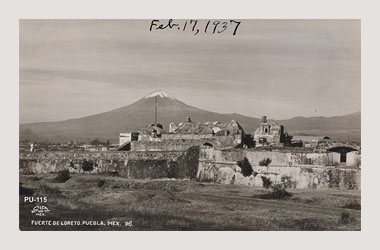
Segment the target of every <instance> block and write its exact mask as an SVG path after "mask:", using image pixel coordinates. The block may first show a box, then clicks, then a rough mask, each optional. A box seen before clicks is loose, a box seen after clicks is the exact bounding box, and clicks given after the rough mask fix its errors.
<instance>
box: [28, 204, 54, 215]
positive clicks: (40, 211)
mask: <svg viewBox="0 0 380 250" xmlns="http://www.w3.org/2000/svg"><path fill="white" fill-rule="evenodd" d="M31 212H32V214H35V215H37V216H46V214H47V213H48V212H50V210H49V209H48V208H47V207H46V206H35V207H34V208H33V209H32V210H31Z"/></svg>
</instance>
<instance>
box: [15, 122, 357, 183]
mask: <svg viewBox="0 0 380 250" xmlns="http://www.w3.org/2000/svg"><path fill="white" fill-rule="evenodd" d="M305 145H311V144H307V142H303V141H295V140H293V139H292V136H290V135H289V134H288V133H286V132H285V128H284V126H282V125H280V124H277V123H276V122H274V121H271V120H267V117H266V116H263V117H262V120H261V123H260V125H259V127H258V128H257V129H256V131H255V132H254V134H253V135H251V134H247V133H246V132H245V131H244V129H243V128H242V126H240V124H239V123H238V122H237V121H235V120H232V121H230V122H228V123H221V122H218V121H208V122H199V121H192V119H191V118H190V117H188V118H187V119H186V120H185V121H183V122H181V123H179V124H175V123H170V124H169V128H168V131H167V132H166V131H165V130H164V128H163V126H162V125H161V124H159V123H157V117H156V116H155V122H154V123H153V124H152V125H150V126H145V127H143V128H142V129H140V131H134V132H129V133H121V134H120V137H119V148H118V150H117V151H109V152H101V153H99V152H48V153H46V152H39V153H35V152H34V153H25V154H20V173H49V172H57V171H60V170H62V169H69V171H70V172H73V173H81V172H83V171H82V170H81V167H80V166H81V164H82V163H83V161H86V162H92V163H93V166H94V170H93V171H92V173H117V175H119V176H122V177H125V178H144V179H145V178H182V179H183V178H190V179H193V180H196V181H206V182H215V183H223V184H235V185H249V186H262V185H263V178H267V179H270V180H271V181H272V182H273V183H283V184H284V183H285V184H286V185H287V187H294V188H337V189H360V172H361V170H360V169H361V156H360V151H361V149H360V147H358V146H356V145H351V144H347V143H345V144H343V143H339V142H335V141H332V140H330V139H329V138H327V137H325V138H322V139H320V140H318V141H317V142H314V143H313V144H312V146H305ZM265 161H267V164H263V162H265ZM268 162H269V163H268ZM242 164H245V166H247V165H248V166H249V167H250V168H252V174H251V175H249V176H244V175H243V173H242V167H243V165H242Z"/></svg>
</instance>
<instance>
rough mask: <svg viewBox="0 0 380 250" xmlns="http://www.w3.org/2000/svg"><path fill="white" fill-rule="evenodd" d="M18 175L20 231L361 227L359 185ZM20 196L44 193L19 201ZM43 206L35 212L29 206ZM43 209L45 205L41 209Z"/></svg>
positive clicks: (80, 175)
mask: <svg viewBox="0 0 380 250" xmlns="http://www.w3.org/2000/svg"><path fill="white" fill-rule="evenodd" d="M55 177H56V174H38V175H37V174H34V175H20V183H21V184H20V230H292V231H293V230H360V228H361V210H360V209H361V207H360V191H357V190H356V191H343V190H306V189H287V190H286V191H287V192H288V193H290V195H291V196H279V197H278V196H276V195H273V191H272V190H271V189H264V188H257V187H247V186H236V185H221V184H213V183H199V182H194V181H190V180H174V179H164V180H132V179H124V178H121V177H112V176H105V175H95V174H72V175H71V178H70V179H68V180H67V181H65V182H63V183H60V182H58V181H57V180H55ZM25 197H35V198H36V197H47V202H44V201H43V199H42V198H41V199H40V200H38V201H35V202H29V201H27V202H24V200H25ZM36 206H39V207H37V210H38V208H41V206H44V208H41V209H42V211H39V212H41V214H40V216H39V215H36V214H37V213H38V211H37V212H34V213H32V212H31V211H32V210H33V209H34V210H36ZM46 209H48V210H49V211H46Z"/></svg>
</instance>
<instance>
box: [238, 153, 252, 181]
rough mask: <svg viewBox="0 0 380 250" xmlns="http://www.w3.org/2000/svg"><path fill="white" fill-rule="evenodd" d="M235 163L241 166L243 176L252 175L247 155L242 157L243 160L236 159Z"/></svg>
mask: <svg viewBox="0 0 380 250" xmlns="http://www.w3.org/2000/svg"><path fill="white" fill-rule="evenodd" d="M237 165H238V166H239V167H240V168H241V173H242V174H243V176H245V177H247V176H251V175H252V173H253V169H252V166H251V164H250V163H249V161H248V159H247V157H244V159H243V160H241V161H238V162H237Z"/></svg>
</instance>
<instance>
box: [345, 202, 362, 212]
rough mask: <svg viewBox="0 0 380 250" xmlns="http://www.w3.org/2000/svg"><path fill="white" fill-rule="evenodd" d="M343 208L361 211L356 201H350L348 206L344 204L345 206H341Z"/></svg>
mask: <svg viewBox="0 0 380 250" xmlns="http://www.w3.org/2000/svg"><path fill="white" fill-rule="evenodd" d="M343 208H349V209H355V210H361V205H360V203H359V202H357V201H356V200H354V201H352V200H350V201H349V203H348V204H346V205H345V206H343Z"/></svg>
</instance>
